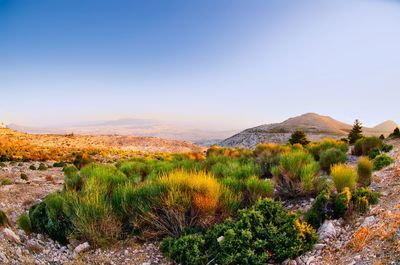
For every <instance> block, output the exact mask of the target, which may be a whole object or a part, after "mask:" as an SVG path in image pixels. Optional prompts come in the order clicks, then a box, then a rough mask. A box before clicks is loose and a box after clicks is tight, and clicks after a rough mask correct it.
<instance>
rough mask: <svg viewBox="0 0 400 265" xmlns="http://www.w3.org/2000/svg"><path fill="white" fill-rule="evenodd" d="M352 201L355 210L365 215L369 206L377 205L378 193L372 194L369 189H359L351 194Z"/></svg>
mask: <svg viewBox="0 0 400 265" xmlns="http://www.w3.org/2000/svg"><path fill="white" fill-rule="evenodd" d="M352 201H353V203H354V207H355V209H356V210H358V211H359V212H361V213H366V212H367V211H368V206H369V205H371V204H377V203H378V201H379V193H378V192H373V191H371V190H370V189H369V188H360V189H358V190H356V191H354V192H353V195H352Z"/></svg>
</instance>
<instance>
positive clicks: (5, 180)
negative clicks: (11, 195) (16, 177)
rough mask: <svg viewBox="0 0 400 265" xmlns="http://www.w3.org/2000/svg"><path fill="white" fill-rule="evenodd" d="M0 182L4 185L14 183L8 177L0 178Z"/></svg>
mask: <svg viewBox="0 0 400 265" xmlns="http://www.w3.org/2000/svg"><path fill="white" fill-rule="evenodd" d="M0 183H1V185H4V186H6V185H12V184H14V182H13V181H12V179H9V178H5V179H1V180H0Z"/></svg>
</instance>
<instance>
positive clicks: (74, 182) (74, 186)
mask: <svg viewBox="0 0 400 265" xmlns="http://www.w3.org/2000/svg"><path fill="white" fill-rule="evenodd" d="M63 171H64V187H65V189H66V190H75V191H80V190H81V189H82V186H83V182H84V181H83V178H82V177H81V175H80V174H79V171H78V169H77V168H76V167H75V166H69V167H65V168H64V169H63Z"/></svg>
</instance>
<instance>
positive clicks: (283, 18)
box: [0, 0, 400, 130]
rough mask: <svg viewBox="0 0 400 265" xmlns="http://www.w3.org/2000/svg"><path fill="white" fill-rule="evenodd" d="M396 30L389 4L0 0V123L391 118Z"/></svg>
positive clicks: (238, 124)
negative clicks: (306, 116)
mask: <svg viewBox="0 0 400 265" xmlns="http://www.w3.org/2000/svg"><path fill="white" fill-rule="evenodd" d="M398 25H400V2H398V1H390V0H386V1H380V0H365V1H363V0H352V1H329V2H328V1H301V3H300V2H299V1H289V0H287V1H286V0H285V1H227V0H222V1H211V0H207V1H199V2H193V1H190V2H186V1H178V0H177V1H161V0H155V1H113V2H109V1H103V0H99V1H89V0H87V1H66V0H59V1H50V0H37V1H28V0H25V1H24V0H15V1H9V0H0V36H2V37H1V38H0V92H1V98H2V102H1V104H0V121H1V122H5V123H7V124H9V123H15V124H19V125H25V126H38V127H41V126H48V127H50V126H56V125H61V124H74V123H82V122H91V121H98V120H117V119H124V118H143V119H155V120H163V121H170V122H183V123H189V122H195V123H198V124H200V125H201V126H204V127H210V128H213V127H218V128H220V129H221V130H225V129H226V130H228V129H243V128H247V127H252V126H257V125H260V124H265V123H271V122H281V121H283V120H285V119H287V118H289V117H293V116H297V115H301V114H303V113H307V112H316V113H319V114H321V115H328V116H331V117H332V118H334V119H337V120H340V121H343V122H346V123H350V124H351V123H353V121H354V119H356V118H358V119H360V120H361V121H362V122H363V124H364V125H365V126H369V127H372V126H375V125H377V124H378V123H380V122H383V121H385V120H388V119H391V120H394V121H395V122H400V114H399V112H395V111H394V108H395V107H394V106H397V100H398V99H399V98H400V89H399V88H400V79H399V77H398V73H399V72H400V53H399V52H398V49H399V47H400V27H399V26H398Z"/></svg>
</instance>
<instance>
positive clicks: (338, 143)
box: [307, 138, 349, 161]
mask: <svg viewBox="0 0 400 265" xmlns="http://www.w3.org/2000/svg"><path fill="white" fill-rule="evenodd" d="M330 148H337V149H340V150H341V151H342V152H343V153H345V154H346V153H347V151H348V149H349V145H348V143H347V142H344V141H342V140H336V139H331V138H325V139H323V140H322V141H321V142H313V143H310V144H309V145H307V150H308V151H309V152H310V153H311V154H312V155H313V157H314V159H315V160H316V161H319V160H320V155H321V153H322V152H324V151H326V150H328V149H330Z"/></svg>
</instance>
